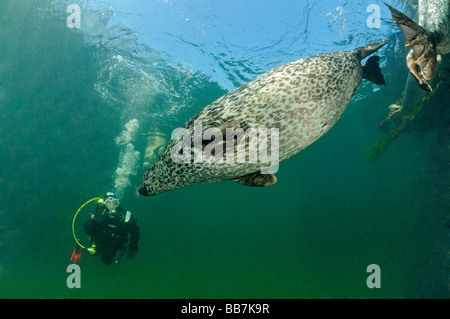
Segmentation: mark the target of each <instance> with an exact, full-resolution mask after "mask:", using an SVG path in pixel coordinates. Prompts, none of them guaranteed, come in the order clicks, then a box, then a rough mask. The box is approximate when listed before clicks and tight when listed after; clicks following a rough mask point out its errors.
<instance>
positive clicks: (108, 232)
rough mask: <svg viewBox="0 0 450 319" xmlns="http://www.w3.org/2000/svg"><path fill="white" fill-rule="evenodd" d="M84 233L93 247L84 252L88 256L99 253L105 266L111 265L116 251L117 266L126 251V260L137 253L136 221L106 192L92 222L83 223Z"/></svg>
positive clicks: (137, 230)
mask: <svg viewBox="0 0 450 319" xmlns="http://www.w3.org/2000/svg"><path fill="white" fill-rule="evenodd" d="M84 231H85V233H86V234H87V235H88V236H89V239H90V242H91V245H92V246H91V247H89V248H87V250H88V251H89V253H90V254H91V255H100V254H101V259H102V261H103V263H105V264H106V265H110V264H111V263H112V261H113V260H114V258H115V256H116V254H117V252H118V251H120V252H121V254H120V256H119V258H118V259H117V260H116V263H118V262H119V260H120V258H121V257H122V256H123V255H124V254H125V251H127V250H128V258H133V257H134V255H135V253H136V252H137V251H138V243H139V238H140V233H139V226H138V225H137V220H136V218H134V217H133V216H132V214H131V212H130V211H128V210H125V209H124V208H123V207H122V206H121V205H120V202H119V199H118V198H117V197H116V195H115V194H114V193H112V192H108V193H106V196H105V198H104V200H103V201H101V200H100V201H99V202H98V203H97V206H96V207H95V210H94V213H93V214H92V215H91V219H90V220H88V221H87V222H86V223H85V224H84ZM128 234H130V236H129V237H130V238H129V239H130V242H129V244H128Z"/></svg>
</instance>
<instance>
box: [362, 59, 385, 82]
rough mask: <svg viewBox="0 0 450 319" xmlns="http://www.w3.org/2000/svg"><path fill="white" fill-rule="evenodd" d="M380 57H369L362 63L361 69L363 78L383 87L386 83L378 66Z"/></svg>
mask: <svg viewBox="0 0 450 319" xmlns="http://www.w3.org/2000/svg"><path fill="white" fill-rule="evenodd" d="M379 62H380V57H379V56H378V55H374V56H371V57H370V58H369V59H368V60H367V61H366V62H364V64H363V66H362V69H363V78H364V79H367V80H369V81H370V82H373V83H375V84H378V85H382V86H385V85H386V81H385V80H384V76H383V73H381V69H380V66H379V64H378V63H379Z"/></svg>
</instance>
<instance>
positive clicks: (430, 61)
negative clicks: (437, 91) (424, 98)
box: [386, 3, 437, 91]
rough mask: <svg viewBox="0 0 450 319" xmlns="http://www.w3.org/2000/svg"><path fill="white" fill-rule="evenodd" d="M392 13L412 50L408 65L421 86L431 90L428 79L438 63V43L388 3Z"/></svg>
mask: <svg viewBox="0 0 450 319" xmlns="http://www.w3.org/2000/svg"><path fill="white" fill-rule="evenodd" d="M386 5H387V6H388V8H389V10H390V11H391V14H392V22H394V23H395V24H397V25H398V26H399V28H400V29H401V30H402V32H403V34H404V36H405V46H407V47H409V48H410V49H411V50H410V51H409V53H408V56H407V57H406V66H407V67H408V69H409V71H410V72H411V74H412V75H413V76H414V77H415V78H416V80H417V82H418V83H419V86H420V87H421V88H422V89H424V90H426V91H431V87H430V85H429V84H428V83H427V81H426V80H431V79H432V78H433V76H434V72H435V70H436V64H437V52H436V43H435V41H434V40H432V37H430V35H429V34H428V32H427V31H426V30H425V29H424V28H422V27H421V26H420V25H418V24H417V23H415V22H414V21H413V20H411V19H410V18H408V17H407V16H406V15H404V14H403V13H401V12H400V11H398V10H396V9H395V8H393V7H391V6H390V5H388V4H387V3H386Z"/></svg>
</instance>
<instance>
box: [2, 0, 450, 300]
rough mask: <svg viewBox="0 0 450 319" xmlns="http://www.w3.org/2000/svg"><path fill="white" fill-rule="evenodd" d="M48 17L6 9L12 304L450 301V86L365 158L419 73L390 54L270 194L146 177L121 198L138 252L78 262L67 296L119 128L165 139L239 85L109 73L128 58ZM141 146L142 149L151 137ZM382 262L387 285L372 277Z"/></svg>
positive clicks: (5, 205)
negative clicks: (380, 80)
mask: <svg viewBox="0 0 450 319" xmlns="http://www.w3.org/2000/svg"><path fill="white" fill-rule="evenodd" d="M49 8H52V6H51V5H50V2H46V1H39V3H37V2H35V4H34V5H25V4H24V1H14V2H11V1H9V2H8V1H6V2H4V1H2V2H1V4H0V27H1V28H0V41H1V45H0V85H1V88H2V90H3V92H5V93H3V95H0V128H1V131H0V165H1V166H0V211H1V215H0V225H1V229H0V232H1V233H0V235H1V237H0V238H1V246H0V297H1V298H448V297H449V292H448V284H449V281H448V279H449V277H448V276H449V273H448V253H449V245H448V227H449V224H448V199H449V192H448V177H449V174H448V172H449V171H448V158H449V157H448V155H449V154H448V128H447V124H448V118H449V113H448V101H449V93H448V89H447V88H448V86H447V88H445V87H444V89H443V90H442V91H441V92H440V93H437V94H438V95H437V98H434V99H433V100H432V102H433V103H432V104H430V105H427V106H426V108H425V110H424V111H423V112H422V113H421V114H419V116H418V117H417V119H416V120H415V122H414V125H412V126H411V127H410V129H409V130H407V131H406V132H404V133H402V134H401V135H400V136H399V138H397V139H396V140H395V141H394V142H393V143H392V144H391V145H390V146H389V148H388V149H387V150H386V151H385V152H384V153H383V154H382V155H381V156H380V158H379V159H378V160H376V161H371V160H370V159H369V156H368V154H369V149H370V147H371V146H372V145H373V144H374V143H376V142H378V141H379V140H380V139H381V138H382V136H383V133H382V132H380V131H379V130H378V129H377V125H378V123H379V122H380V120H381V119H382V118H383V117H384V116H385V113H386V108H385V107H386V106H387V105H389V104H391V103H393V101H394V100H395V99H396V98H397V97H398V95H399V93H400V92H401V90H402V89H403V83H404V81H405V79H406V74H404V73H405V72H404V68H403V67H404V66H403V65H402V64H401V63H402V62H398V59H397V60H396V57H395V56H393V55H391V56H388V57H385V59H387V60H388V62H387V67H384V70H383V72H384V74H385V77H386V82H387V83H388V86H387V87H386V88H383V89H382V90H378V91H376V92H372V86H369V85H364V86H362V87H360V89H359V91H358V95H359V96H360V97H365V96H366V95H367V96H368V97H365V98H361V99H359V100H358V99H356V100H354V101H352V102H351V103H350V106H349V108H348V109H347V111H346V112H345V113H344V115H343V117H342V118H341V119H340V121H339V122H338V123H337V124H336V125H335V126H334V127H333V128H332V129H331V131H330V132H329V133H327V134H326V135H325V136H324V137H323V138H321V139H320V140H318V141H317V142H316V143H314V144H312V145H311V146H310V147H308V148H307V149H305V150H304V151H302V152H301V153H300V154H297V155H296V156H294V157H293V158H291V159H289V160H287V161H285V162H283V163H281V166H280V169H279V172H278V173H277V178H278V182H277V184H275V185H274V186H271V187H268V188H263V189H260V188H249V187H244V186H242V185H239V184H237V183H233V182H223V183H218V184H209V185H195V186H190V187H186V188H182V189H179V190H175V191H172V192H169V193H166V194H163V195H161V196H157V197H155V198H143V197H138V198H137V197H136V196H135V188H136V187H137V186H138V185H139V183H140V180H141V178H142V174H143V172H142V171H140V172H139V173H138V174H137V175H136V176H133V177H132V183H133V187H130V188H129V189H128V190H127V192H126V194H125V196H124V199H123V200H122V203H123V205H124V206H125V207H126V208H127V209H129V210H130V211H132V212H133V213H134V214H135V216H136V218H137V219H138V223H139V225H140V227H141V245H140V249H139V252H138V253H137V255H136V256H135V258H134V259H132V260H127V259H125V258H124V259H123V260H122V261H121V263H120V265H112V266H109V267H107V266H105V265H103V264H102V263H101V261H100V260H99V258H96V257H92V256H89V255H87V254H83V256H82V258H81V260H80V262H79V265H80V269H81V289H75V288H74V289H69V288H67V286H66V279H67V276H68V273H67V272H66V267H67V266H68V265H69V259H70V255H71V253H72V250H73V245H74V240H73V237H72V233H71V223H72V218H73V215H74V213H75V211H76V210H77V208H78V207H79V206H80V205H81V204H82V203H83V202H85V201H86V200H87V199H89V198H91V197H94V196H96V195H101V194H103V193H104V192H106V191H108V190H109V189H110V188H111V186H112V180H113V173H114V171H115V169H116V167H117V161H118V156H119V150H118V147H117V145H115V142H114V138H115V137H116V136H117V135H118V134H119V133H120V132H121V131H122V130H123V126H124V124H125V123H127V122H128V121H129V120H130V119H132V118H134V117H138V118H139V119H140V121H141V127H143V128H144V130H145V128H146V129H148V128H149V127H151V126H152V125H155V123H157V125H159V126H160V127H161V129H162V130H164V131H165V132H166V133H167V134H170V132H171V130H172V129H173V128H175V127H177V126H180V125H181V124H183V123H184V122H185V121H186V120H187V119H189V118H190V117H191V116H192V115H193V114H195V112H197V111H198V110H200V109H201V108H203V107H204V106H206V105H207V104H208V103H209V102H211V101H213V100H215V99H217V98H218V97H220V96H221V95H223V94H224V93H225V92H226V90H225V89H223V88H221V86H220V85H219V84H217V83H216V82H214V81H212V80H211V79H209V77H208V76H205V75H203V74H202V73H201V72H197V71H192V70H188V69H185V68H183V67H181V66H179V65H177V64H176V63H173V62H167V61H166V60H164V59H165V58H164V56H163V55H158V54H157V53H155V52H152V51H151V49H148V50H149V51H147V52H146V54H145V58H143V59H144V60H143V62H142V63H143V64H144V65H148V66H149V69H146V71H147V73H149V74H151V75H152V79H153V80H154V81H153V82H152V81H150V80H147V78H144V80H142V79H143V77H142V74H139V76H136V75H135V73H133V72H131V71H130V70H128V69H127V68H123V69H119V70H117V71H116V73H114V74H113V76H111V74H112V73H109V70H110V69H109V67H110V66H111V64H108V63H106V62H105V61H106V60H108V61H110V60H111V56H114V55H117V54H118V53H120V54H122V56H124V57H125V58H126V57H127V52H118V51H117V50H118V49H117V48H115V47H114V45H103V44H102V43H101V42H94V43H89V42H88V41H86V39H85V38H84V37H83V35H82V34H81V33H79V32H74V30H71V29H68V28H66V27H65V26H64V23H61V22H62V21H64V20H63V19H64V17H65V16H66V15H65V13H64V12H61V8H59V9H54V12H52V11H51V10H50V9H49ZM58 10H59V11H58ZM113 44H114V43H113ZM115 50H116V51H115ZM145 59H146V60H145ZM165 61H166V62H165ZM400 61H402V59H401V60H400ZM154 62H158V65H157V66H154V64H153V63H154ZM399 74H401V75H399ZM447 85H448V84H447ZM136 86H137V87H136ZM125 87H126V88H127V90H125ZM99 88H100V89H99ZM130 88H135V90H134V91H133V90H131V89H130ZM1 92H2V91H0V93H1ZM101 93H103V95H102V94H101ZM369 95H370V96H369ZM111 96H112V97H114V99H112V98H110V97H111ZM135 146H136V149H138V150H139V151H140V152H141V154H143V152H144V151H143V150H144V148H145V136H144V135H142V134H141V135H139V136H138V138H137V140H136V143H135ZM80 229H81V228H80ZM370 264H377V265H379V266H380V269H381V288H379V289H369V288H368V287H367V285H366V279H367V277H368V275H369V274H368V273H367V272H366V268H367V266H368V265H370Z"/></svg>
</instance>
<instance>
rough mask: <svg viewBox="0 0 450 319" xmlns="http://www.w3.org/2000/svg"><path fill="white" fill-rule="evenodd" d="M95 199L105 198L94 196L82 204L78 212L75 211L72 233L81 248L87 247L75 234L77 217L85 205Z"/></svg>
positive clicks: (99, 200)
mask: <svg viewBox="0 0 450 319" xmlns="http://www.w3.org/2000/svg"><path fill="white" fill-rule="evenodd" d="M94 200H97V201H98V202H102V201H103V199H102V198H101V197H94V198H92V199H90V200H88V201H87V202H86V203H84V204H83V205H81V207H80V208H78V210H77V212H76V213H75V216H73V221H72V233H73V238H75V241H76V242H77V244H78V245H79V246H80V247H81V248H83V249H85V247H84V246H83V245H81V244H80V242H79V241H78V239H77V236H76V235H75V219H77V215H78V213H79V212H80V211H81V210H82V209H83V207H84V206H86V205H87V204H89V203H90V202H92V201H94Z"/></svg>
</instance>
